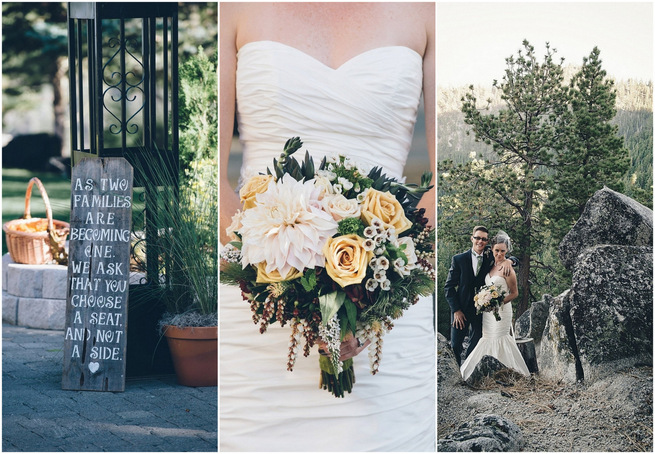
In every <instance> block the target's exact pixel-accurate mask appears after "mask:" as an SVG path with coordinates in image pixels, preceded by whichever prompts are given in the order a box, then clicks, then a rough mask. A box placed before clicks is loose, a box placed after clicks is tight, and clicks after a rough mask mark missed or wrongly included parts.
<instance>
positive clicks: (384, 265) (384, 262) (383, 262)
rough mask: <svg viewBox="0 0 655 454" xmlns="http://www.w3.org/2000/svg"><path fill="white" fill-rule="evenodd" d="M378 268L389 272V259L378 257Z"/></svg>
mask: <svg viewBox="0 0 655 454" xmlns="http://www.w3.org/2000/svg"><path fill="white" fill-rule="evenodd" d="M377 262H378V266H379V267H380V268H381V269H383V270H388V269H389V259H388V258H386V257H384V256H383V257H378V259H377Z"/></svg>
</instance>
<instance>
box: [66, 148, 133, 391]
mask: <svg viewBox="0 0 655 454" xmlns="http://www.w3.org/2000/svg"><path fill="white" fill-rule="evenodd" d="M132 175H133V173H132V167H131V166H130V164H129V163H128V162H127V161H126V160H125V159H123V158H102V159H101V158H96V159H83V160H82V161H81V162H80V163H79V164H77V165H76V166H75V168H74V169H73V176H72V180H71V186H72V193H71V221H70V243H69V261H68V292H67V296H68V297H67V301H66V331H65V337H64V373H63V378H62V388H63V389H75V390H93V391H124V390H125V347H126V332H125V330H126V328H127V295H128V287H129V273H130V269H129V266H130V239H131V214H132Z"/></svg>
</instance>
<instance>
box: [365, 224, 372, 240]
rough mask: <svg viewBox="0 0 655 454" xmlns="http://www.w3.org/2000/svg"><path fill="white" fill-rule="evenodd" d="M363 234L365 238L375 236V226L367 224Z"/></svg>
mask: <svg viewBox="0 0 655 454" xmlns="http://www.w3.org/2000/svg"><path fill="white" fill-rule="evenodd" d="M364 236H365V237H366V238H373V237H374V236H375V228H374V227H373V226H370V225H369V226H368V227H366V228H365V229H364Z"/></svg>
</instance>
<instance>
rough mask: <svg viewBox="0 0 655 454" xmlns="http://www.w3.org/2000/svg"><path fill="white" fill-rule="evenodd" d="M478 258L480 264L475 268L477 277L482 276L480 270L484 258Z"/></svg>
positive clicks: (479, 256) (478, 256)
mask: <svg viewBox="0 0 655 454" xmlns="http://www.w3.org/2000/svg"><path fill="white" fill-rule="evenodd" d="M476 257H477V258H478V264H477V266H476V268H475V275H476V276H477V275H478V274H480V268H482V256H481V255H476Z"/></svg>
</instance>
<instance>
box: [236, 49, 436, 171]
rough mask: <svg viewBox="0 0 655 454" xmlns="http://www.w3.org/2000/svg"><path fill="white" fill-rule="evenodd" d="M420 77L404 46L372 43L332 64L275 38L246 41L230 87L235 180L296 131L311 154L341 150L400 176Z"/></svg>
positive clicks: (266, 161) (268, 159)
mask: <svg viewBox="0 0 655 454" xmlns="http://www.w3.org/2000/svg"><path fill="white" fill-rule="evenodd" d="M422 80H423V77H422V59H421V56H420V55H419V54H417V53H416V52H415V51H414V50H412V49H410V48H408V47H403V46H390V47H379V48H375V49H371V50H369V51H366V52H364V53H361V54H359V55H357V56H355V57H353V58H351V59H350V60H348V61H347V62H345V63H344V64H343V65H341V66H340V67H339V68H337V69H333V68H330V67H329V66H326V65H325V64H323V63H322V62H320V61H318V60H316V59H315V58H313V57H311V56H310V55H307V54H305V53H304V52H301V51H299V50H297V49H295V48H294V47H290V46H287V45H285V44H282V43H278V42H275V41H255V42H251V43H248V44H245V45H244V46H242V47H241V49H239V52H238V54H237V86H236V96H237V123H238V128H239V139H240V141H241V144H242V147H243V149H244V150H245V152H244V159H243V167H242V171H241V177H242V179H243V178H247V177H249V176H252V175H253V174H254V173H258V172H263V171H265V170H266V168H267V167H270V166H271V163H272V160H273V158H274V157H278V156H279V155H280V153H281V152H282V148H283V146H284V143H285V142H286V141H287V139H289V138H291V137H296V136H299V137H300V138H301V139H302V140H303V142H304V143H305V149H306V150H307V151H309V153H310V155H312V156H313V157H314V159H315V160H320V159H321V158H322V157H323V156H332V155H336V154H347V155H348V156H349V157H350V158H351V159H353V160H354V161H355V162H357V163H358V164H360V165H362V166H364V167H373V166H382V167H384V169H385V171H386V172H387V174H388V175H389V176H393V177H396V178H400V177H402V175H403V167H404V166H405V162H406V160H407V154H408V152H409V148H410V144H411V140H412V134H413V131H414V123H415V121H416V114H417V110H418V105H419V99H420V95H421V89H422ZM298 154H300V152H299V153H298ZM303 154H304V150H303Z"/></svg>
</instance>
